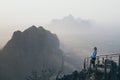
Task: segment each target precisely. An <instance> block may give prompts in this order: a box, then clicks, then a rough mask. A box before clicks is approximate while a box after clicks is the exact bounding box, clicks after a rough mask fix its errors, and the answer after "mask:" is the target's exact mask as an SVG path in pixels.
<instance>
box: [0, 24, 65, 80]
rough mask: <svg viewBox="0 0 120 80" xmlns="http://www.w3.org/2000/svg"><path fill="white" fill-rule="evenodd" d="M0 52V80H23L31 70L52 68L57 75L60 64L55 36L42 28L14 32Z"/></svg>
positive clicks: (59, 52)
mask: <svg viewBox="0 0 120 80" xmlns="http://www.w3.org/2000/svg"><path fill="white" fill-rule="evenodd" d="M0 52H1V53H0V80H25V77H26V76H27V75H28V74H29V73H30V72H31V71H32V70H36V71H38V72H40V71H41V70H43V69H49V68H52V69H54V70H55V71H56V73H57V71H59V70H60V68H61V64H62V54H63V52H62V51H61V50H60V49H59V40H58V38H57V36H56V35H55V34H53V33H51V32H50V31H47V30H45V29H44V28H43V27H38V28H37V27H36V26H31V27H30V28H28V29H26V30H25V31H23V32H21V31H16V32H14V34H13V36H12V38H11V39H10V40H9V41H8V43H7V44H6V45H5V47H4V48H3V50H1V51H0Z"/></svg>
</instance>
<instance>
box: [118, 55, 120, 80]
mask: <svg viewBox="0 0 120 80" xmlns="http://www.w3.org/2000/svg"><path fill="white" fill-rule="evenodd" d="M118 78H119V80H120V55H119V66H118Z"/></svg>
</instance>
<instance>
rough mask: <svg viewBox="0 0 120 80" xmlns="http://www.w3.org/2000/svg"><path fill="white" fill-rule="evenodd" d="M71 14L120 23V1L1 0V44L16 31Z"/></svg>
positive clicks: (110, 22) (100, 21) (103, 22)
mask: <svg viewBox="0 0 120 80" xmlns="http://www.w3.org/2000/svg"><path fill="white" fill-rule="evenodd" d="M69 14H72V15H73V16H75V17H76V18H77V17H80V18H82V19H87V20H88V19H91V20H94V21H95V22H97V23H100V24H106V25H107V24H110V25H111V24H112V25H120V22H119V21H120V0H0V47H1V46H3V45H4V43H5V42H6V41H7V39H8V38H10V35H12V32H13V31H15V30H18V29H20V30H24V29H25V28H27V27H29V26H31V25H32V24H35V25H44V24H49V23H50V21H51V20H52V19H59V18H63V17H64V16H67V15H69Z"/></svg>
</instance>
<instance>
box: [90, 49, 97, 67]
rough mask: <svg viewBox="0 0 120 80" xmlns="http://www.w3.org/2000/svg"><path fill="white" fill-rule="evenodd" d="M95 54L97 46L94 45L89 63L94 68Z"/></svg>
mask: <svg viewBox="0 0 120 80" xmlns="http://www.w3.org/2000/svg"><path fill="white" fill-rule="evenodd" d="M96 56H97V47H94V51H93V53H92V56H91V64H92V65H93V68H95V60H96ZM90 67H91V65H90Z"/></svg>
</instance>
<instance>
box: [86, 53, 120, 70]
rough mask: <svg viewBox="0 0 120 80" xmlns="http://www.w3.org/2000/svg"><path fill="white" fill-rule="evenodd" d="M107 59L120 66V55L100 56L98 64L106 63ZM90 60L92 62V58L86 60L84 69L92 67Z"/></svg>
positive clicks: (97, 58)
mask: <svg viewBox="0 0 120 80" xmlns="http://www.w3.org/2000/svg"><path fill="white" fill-rule="evenodd" d="M106 59H109V60H113V61H115V62H116V63H117V65H120V53H116V54H107V55H99V56H97V57H96V64H99V63H105V60H106ZM90 60H91V57H86V58H85V59H84V69H88V68H90V67H91V65H90V64H91V63H90Z"/></svg>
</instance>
